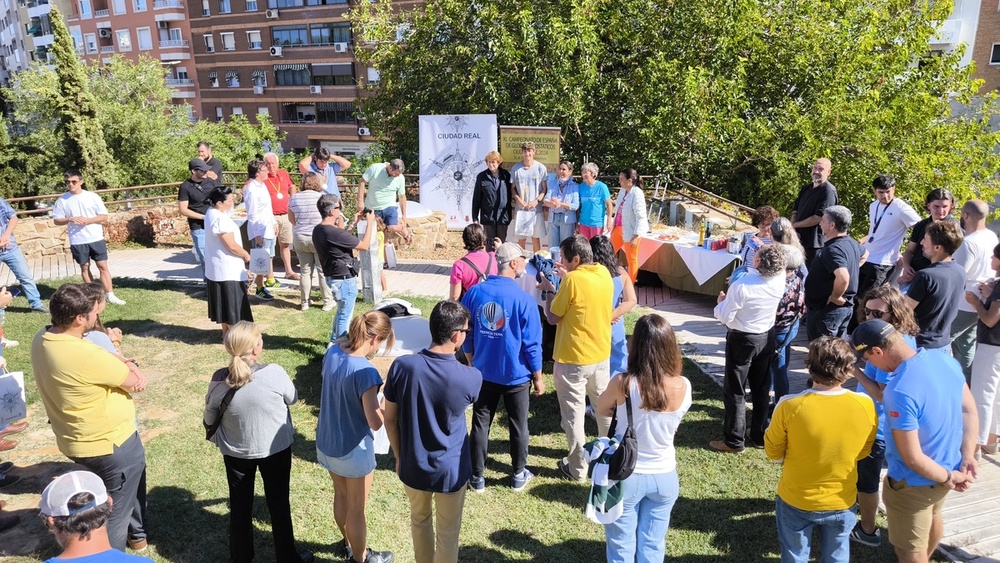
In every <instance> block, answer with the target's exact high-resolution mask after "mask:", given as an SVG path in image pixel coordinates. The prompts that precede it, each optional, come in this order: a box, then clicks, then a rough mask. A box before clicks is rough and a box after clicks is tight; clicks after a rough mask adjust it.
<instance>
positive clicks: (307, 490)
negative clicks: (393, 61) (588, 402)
mask: <svg viewBox="0 0 1000 563" xmlns="http://www.w3.org/2000/svg"><path fill="white" fill-rule="evenodd" d="M55 287H57V284H49V285H43V287H42V290H43V297H45V298H46V299H47V298H48V297H49V295H51V292H52V291H53V290H54V288H55ZM116 294H117V295H119V296H120V297H122V298H123V299H125V300H127V301H128V305H127V306H126V307H114V306H108V308H107V310H106V311H105V314H104V315H103V320H104V321H105V324H107V325H108V326H117V327H120V328H121V329H122V331H123V332H124V333H125V335H126V337H125V342H124V348H125V352H126V355H130V356H134V357H137V358H139V359H140V361H141V362H142V367H143V370H144V371H145V372H146V374H147V376H148V377H149V378H150V384H149V387H148V389H147V391H146V392H144V393H141V394H139V395H137V396H136V403H137V410H138V415H139V425H140V429H141V432H142V435H143V441H144V443H145V444H146V452H147V454H146V455H147V461H148V466H149V469H148V491H149V497H148V504H149V519H150V521H149V532H150V536H149V539H150V549H149V550H148V553H147V554H146V555H148V556H150V557H152V558H153V559H155V560H157V561H225V560H227V559H228V551H227V522H228V507H227V496H228V495H227V487H226V481H225V470H224V467H223V464H222V457H221V455H220V454H219V452H218V450H217V449H216V448H215V446H213V445H212V444H210V443H209V442H207V441H205V439H204V432H203V429H202V425H201V412H202V408H203V404H204V395H205V391H206V388H207V385H208V380H209V378H210V376H211V374H212V372H213V371H215V370H216V369H218V368H220V367H222V366H224V365H225V363H226V354H225V351H224V350H223V348H222V345H221V344H220V342H219V341H220V334H221V333H220V331H219V329H218V328H217V327H216V326H215V325H214V324H211V323H210V322H209V321H208V320H207V318H206V310H205V309H206V307H205V305H204V303H203V302H202V301H199V300H195V299H192V298H190V297H189V296H188V295H187V294H186V293H185V292H184V290H183V289H182V288H179V287H174V286H171V285H166V284H163V283H154V282H140V281H126V280H119V282H118V283H117V285H116ZM278 297H279V298H278V299H276V300H275V301H274V302H272V303H270V304H255V305H254V315H255V317H256V319H257V322H258V323H259V324H261V325H262V327H263V329H264V333H265V336H264V348H265V351H264V354H263V357H262V361H263V362H267V363H277V364H279V365H281V366H283V367H284V368H285V369H286V370H287V371H288V372H289V374H290V375H291V376H292V379H293V380H294V381H295V384H296V387H297V388H298V391H299V397H300V401H299V402H298V403H297V404H296V405H294V406H293V407H292V418H293V420H294V422H295V426H296V433H297V436H296V439H295V443H294V445H293V455H294V458H295V459H294V461H293V465H292V485H291V488H292V499H291V501H292V509H293V514H294V520H295V531H296V536H297V538H298V540H299V544H300V547H302V548H308V549H311V550H313V551H314V552H315V553H316V555H317V558H318V560H325V561H333V560H334V558H333V554H332V552H331V550H330V546H331V545H332V544H333V543H334V542H336V541H339V540H340V534H339V532H338V531H336V526H335V524H334V522H333V507H332V498H333V489H332V484H331V481H330V478H329V476H328V474H327V473H326V471H325V470H323V469H322V468H321V467H320V466H319V465H317V464H316V463H315V444H314V439H315V429H316V420H317V416H318V410H319V396H320V373H319V369H320V365H321V355H322V353H323V351H324V349H325V347H326V339H327V337H328V334H329V330H330V322H331V314H330V313H323V312H321V311H320V310H319V308H318V307H314V308H313V309H312V310H310V311H308V312H300V311H299V310H298V307H297V305H296V303H297V294H295V295H294V296H293V295H292V294H288V293H284V294H283V293H281V292H279V295H278ZM413 301H414V302H415V304H416V305H417V306H418V307H420V308H421V309H423V311H424V314H425V315H427V314H429V313H430V310H431V308H432V307H433V304H434V301H432V300H426V299H414V300H413ZM19 307H20V308H19ZM24 307H25V304H24V302H23V300H19V301H17V302H16V303H15V306H14V307H11V308H10V309H9V310H8V315H7V327H6V328H7V337H8V338H12V339H16V340H19V341H20V342H21V346H19V347H17V348H13V349H10V350H9V351H8V352H7V354H6V355H7V357H8V360H9V361H10V364H11V368H12V369H22V370H24V371H26V372H27V374H26V375H27V379H28V385H27V387H28V391H29V402H30V403H31V407H30V411H31V412H30V416H29V418H30V420H31V423H32V425H31V428H30V429H29V431H28V432H26V433H25V434H22V435H21V436H19V437H18V438H19V439H20V440H21V446H19V448H18V449H17V450H15V451H14V452H12V453H13V454H15V456H14V459H15V460H16V461H17V463H18V465H19V466H20V467H21V469H18V470H17V471H18V472H19V474H21V475H23V476H24V479H23V480H22V481H21V482H19V483H17V484H15V485H13V486H11V487H8V488H7V489H4V490H3V494H2V495H0V497H2V498H4V499H6V500H8V502H10V503H11V506H10V507H9V508H8V510H10V509H14V510H18V511H20V513H21V514H23V515H24V516H25V517H24V518H23V520H22V523H21V524H20V525H19V526H18V528H17V529H16V530H14V531H12V532H6V533H4V534H2V535H0V549H2V551H3V553H5V554H9V555H10V557H8V558H6V559H4V560H6V561H17V562H19V561H35V560H38V559H43V558H47V557H51V556H53V555H55V554H56V553H58V549H57V547H56V545H55V543H54V541H52V539H51V537H49V536H48V535H47V533H46V531H45V530H44V527H43V526H42V524H41V522H40V521H39V520H38V519H37V518H35V517H34V515H35V514H37V506H38V498H39V497H38V495H39V493H40V492H41V490H42V489H43V488H44V485H45V483H46V482H47V481H48V479H50V478H51V476H52V475H53V474H55V473H59V472H63V471H66V470H68V469H69V467H70V464H69V462H68V461H67V460H66V459H65V458H64V457H62V456H61V455H60V454H59V453H58V451H57V450H56V449H55V442H54V439H53V437H52V435H51V430H50V429H49V427H48V425H47V424H46V423H45V413H44V409H43V408H42V407H41V404H40V402H39V401H38V396H37V390H36V389H35V386H34V382H33V380H32V378H31V374H30V366H29V353H30V343H31V338H32V336H33V335H34V334H35V332H37V330H39V329H40V328H41V327H42V326H43V325H44V324H45V323H46V321H47V319H46V318H45V317H44V316H43V315H37V314H28V313H26V312H24V311H26V309H25V308H24ZM366 308H367V307H366V306H363V305H362V304H360V303H359V304H358V307H357V311H358V312H361V311H364V310H366ZM637 316H638V315H637V314H633V315H632V316H631V317H630V318H629V319H627V322H628V327H629V331H631V326H632V324H634V321H635V318H637ZM546 372H547V376H546V378H547V379H546V387H547V391H546V393H545V394H544V395H543V396H542V397H540V398H532V404H531V411H530V417H531V418H530V423H529V424H530V428H531V432H532V437H531V446H530V450H529V459H528V465H529V467H530V468H531V469H532V470H533V471H535V473H536V474H537V475H538V477H537V478H536V479H535V480H534V481H533V482H532V483H531V485H529V486H528V488H527V490H526V491H525V492H523V493H514V492H512V491H511V489H510V488H509V467H510V458H509V456H508V455H507V442H506V439H507V431H506V421H505V418H504V417H503V416H498V417H497V421H496V425H495V427H494V429H493V434H492V441H491V445H490V458H489V460H488V463H487V472H486V478H487V488H486V492H485V493H483V494H472V493H470V494H469V496H468V498H467V501H466V505H465V518H464V521H463V526H462V548H461V553H460V559H461V560H462V561H476V562H480V561H481V562H499V561H528V560H531V561H553V562H556V561H559V562H562V561H602V560H604V532H603V529H602V528H601V527H600V526H598V525H597V524H594V523H592V522H590V521H588V520H587V519H586V518H585V517H584V513H583V508H584V503H585V497H586V492H587V490H586V488H585V487H584V486H583V485H577V484H573V483H569V482H567V481H564V480H562V479H560V478H559V476H558V471H557V470H556V469H555V466H556V461H557V460H558V459H559V458H561V457H562V455H563V454H564V453H565V438H564V435H563V433H562V431H561V429H560V428H559V410H558V407H557V404H556V396H555V391H554V387H553V385H552V378H551V369H547V370H546ZM383 375H384V374H383ZM685 375H687V377H688V378H689V379H690V380H691V382H692V384H693V386H694V405H693V406H692V408H691V411H690V412H689V413H688V415H687V417H686V418H685V419H684V422H683V423H682V425H681V427H680V431H679V433H678V435H677V445H678V466H679V473H680V482H681V498H680V499H679V500H678V502H677V504H676V505H675V506H674V510H673V516H672V521H671V526H670V532H669V536H668V538H667V554H668V558H669V559H671V560H677V561H758V560H774V559H777V543H778V540H777V534H776V531H775V524H774V512H773V508H774V506H773V504H774V490H775V486H776V484H777V479H778V476H779V472H780V468H779V467H778V466H776V465H774V464H772V463H771V462H770V461H768V460H767V459H766V458H765V456H764V454H763V452H762V451H757V450H754V451H748V452H747V453H745V454H743V455H740V456H733V455H720V454H715V453H712V452H710V451H709V450H707V449H706V447H705V445H706V444H707V442H708V441H709V440H710V439H713V438H717V437H718V436H719V432H720V427H721V420H722V403H721V400H720V391H719V388H718V386H717V385H716V384H714V383H713V382H712V381H711V380H710V379H709V378H708V377H706V376H704V375H703V374H702V373H701V372H700V371H699V370H698V369H697V368H696V367H695V366H694V365H693V364H691V363H690V362H686V363H685ZM590 424H591V426H590V427H589V429H590V432H591V433H593V432H595V431H596V428H595V426H594V425H593V423H592V422H591V423H590ZM392 467H394V465H393V462H392V460H391V456H380V459H379V465H378V469H377V470H376V472H375V479H374V486H373V489H372V494H371V499H370V503H369V509H368V522H369V543H370V545H371V546H372V547H374V548H375V549H389V550H393V551H394V552H395V553H396V557H397V561H403V562H405V561H412V559H413V552H412V546H411V541H410V532H409V522H408V516H409V512H408V504H407V499H406V496H405V494H404V492H403V487H402V484H401V483H400V482H399V480H398V479H397V477H396V475H395V474H394V472H393V471H392V469H391V468H392ZM257 486H258V502H257V503H256V505H255V509H254V512H255V517H256V520H255V523H256V526H257V535H256V540H257V542H256V554H257V560H259V561H273V559H274V558H273V550H272V549H271V547H270V543H271V540H270V533H269V524H268V518H267V510H266V507H265V504H264V499H263V490H262V488H261V485H260V482H259V480H258V485H257ZM883 524H884V523H883ZM853 551H854V553H852V561H892V560H894V559H895V558H894V557H893V556H892V554H891V550H890V549H889V548H888V547H887V546H885V545H883V547H882V548H881V549H878V550H873V549H870V548H864V547H856V548H855V549H854V550H853Z"/></svg>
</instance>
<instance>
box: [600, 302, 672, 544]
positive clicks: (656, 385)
mask: <svg viewBox="0 0 1000 563" xmlns="http://www.w3.org/2000/svg"><path fill="white" fill-rule="evenodd" d="M626 396H628V397H629V398H630V399H631V403H632V420H633V425H634V426H633V429H634V431H635V437H636V443H637V445H638V457H637V459H636V463H635V471H634V472H633V473H632V475H631V476H630V477H629V478H628V479H625V480H624V481H623V482H622V483H623V485H624V487H623V491H622V494H623V499H622V506H623V511H622V515H621V516H620V517H619V518H618V519H617V520H615V521H614V522H612V523H611V524H605V525H604V534H605V536H606V537H607V558H608V562H609V563H619V562H620V563H624V562H626V561H628V562H630V563H631V562H637V563H645V562H654V561H655V562H656V563H661V562H662V561H663V554H664V551H665V549H666V541H665V540H666V535H667V528H668V527H669V525H670V511H671V510H672V509H673V507H674V503H675V502H676V501H677V496H678V494H679V491H680V485H679V483H678V480H677V458H676V455H675V451H674V434H676V433H677V427H678V426H679V425H680V422H681V418H683V417H684V414H685V413H686V412H687V410H688V409H689V408H690V407H691V382H689V381H688V380H687V378H686V377H683V376H682V375H681V351H680V348H679V347H678V346H677V336H676V335H675V334H674V329H673V328H672V327H671V326H670V323H668V322H667V320H666V319H665V318H663V317H661V316H659V315H646V316H645V317H642V318H640V319H639V320H638V321H636V323H635V330H634V332H633V334H632V339H631V341H630V342H629V354H628V370H627V371H626V372H625V373H622V374H619V375H616V376H614V377H613V378H611V381H610V382H609V383H608V387H607V389H605V391H604V393H602V394H601V396H600V397H599V398H598V399H597V412H598V413H600V414H602V415H606V416H610V415H611V413H612V412H614V409H618V423H617V426H616V428H615V429H614V430H615V435H616V436H618V438H619V440H620V439H621V437H622V436H623V435H624V434H625V429H626V426H627V424H628V423H627V421H628V413H627V411H626V406H625V398H626Z"/></svg>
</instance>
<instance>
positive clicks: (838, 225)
mask: <svg viewBox="0 0 1000 563" xmlns="http://www.w3.org/2000/svg"><path fill="white" fill-rule="evenodd" d="M819 228H820V229H822V231H823V236H824V237H825V239H826V242H825V243H824V244H823V248H822V249H820V251H819V252H818V253H817V255H816V258H815V259H814V260H813V261H812V263H811V264H809V275H808V276H806V284H805V293H806V307H807V309H808V315H807V317H806V334H807V336H808V337H809V340H810V341H812V340H815V339H817V338H819V337H820V336H837V337H841V338H842V337H844V336H846V334H847V322H848V321H849V320H850V318H851V312H852V311H853V310H854V297H855V295H857V292H858V268H859V267H860V266H861V263H862V262H863V261H864V259H865V257H866V256H867V255H868V253H867V252H866V251H865V249H864V248H863V247H862V246H861V245H860V244H858V241H856V240H854V239H853V238H851V237H849V236H847V231H849V230H850V229H851V211H850V210H849V209H847V208H846V207H844V206H842V205H834V206H831V207H827V208H826V210H825V211H823V218H822V219H820V222H819Z"/></svg>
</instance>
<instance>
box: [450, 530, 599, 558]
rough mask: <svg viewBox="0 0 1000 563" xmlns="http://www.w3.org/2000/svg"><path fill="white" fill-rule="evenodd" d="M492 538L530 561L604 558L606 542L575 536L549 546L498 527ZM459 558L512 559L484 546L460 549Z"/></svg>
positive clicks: (518, 532)
mask: <svg viewBox="0 0 1000 563" xmlns="http://www.w3.org/2000/svg"><path fill="white" fill-rule="evenodd" d="M489 538H490V541H491V542H492V543H493V544H494V545H496V546H498V547H500V548H502V549H505V550H507V551H513V552H520V553H522V554H525V555H528V556H530V558H531V561H534V562H537V563H546V562H552V563H556V562H558V563H564V562H566V561H603V560H604V542H600V541H594V540H579V539H573V540H566V541H562V542H559V543H555V544H552V545H546V544H544V543H542V542H541V541H539V540H538V539H537V538H535V537H533V536H531V535H529V534H526V533H524V532H521V531H517V530H497V531H495V532H493V533H492V534H490V536H489ZM458 559H459V561H476V562H477V563H480V562H492V561H509V560H510V558H509V556H506V555H504V554H503V553H501V552H499V551H498V550H493V549H490V548H486V547H481V546H469V547H462V548H460V549H459V553H458Z"/></svg>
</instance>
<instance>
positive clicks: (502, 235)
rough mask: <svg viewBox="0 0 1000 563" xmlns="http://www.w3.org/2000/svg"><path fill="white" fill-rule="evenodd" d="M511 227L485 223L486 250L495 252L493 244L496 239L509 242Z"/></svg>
mask: <svg viewBox="0 0 1000 563" xmlns="http://www.w3.org/2000/svg"><path fill="white" fill-rule="evenodd" d="M508 227H510V225H495V224H494V225H488V224H486V223H483V230H484V231H486V250H487V252H493V251H495V250H496V247H495V245H494V244H493V239H494V238H499V239H500V242H507V228H508Z"/></svg>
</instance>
